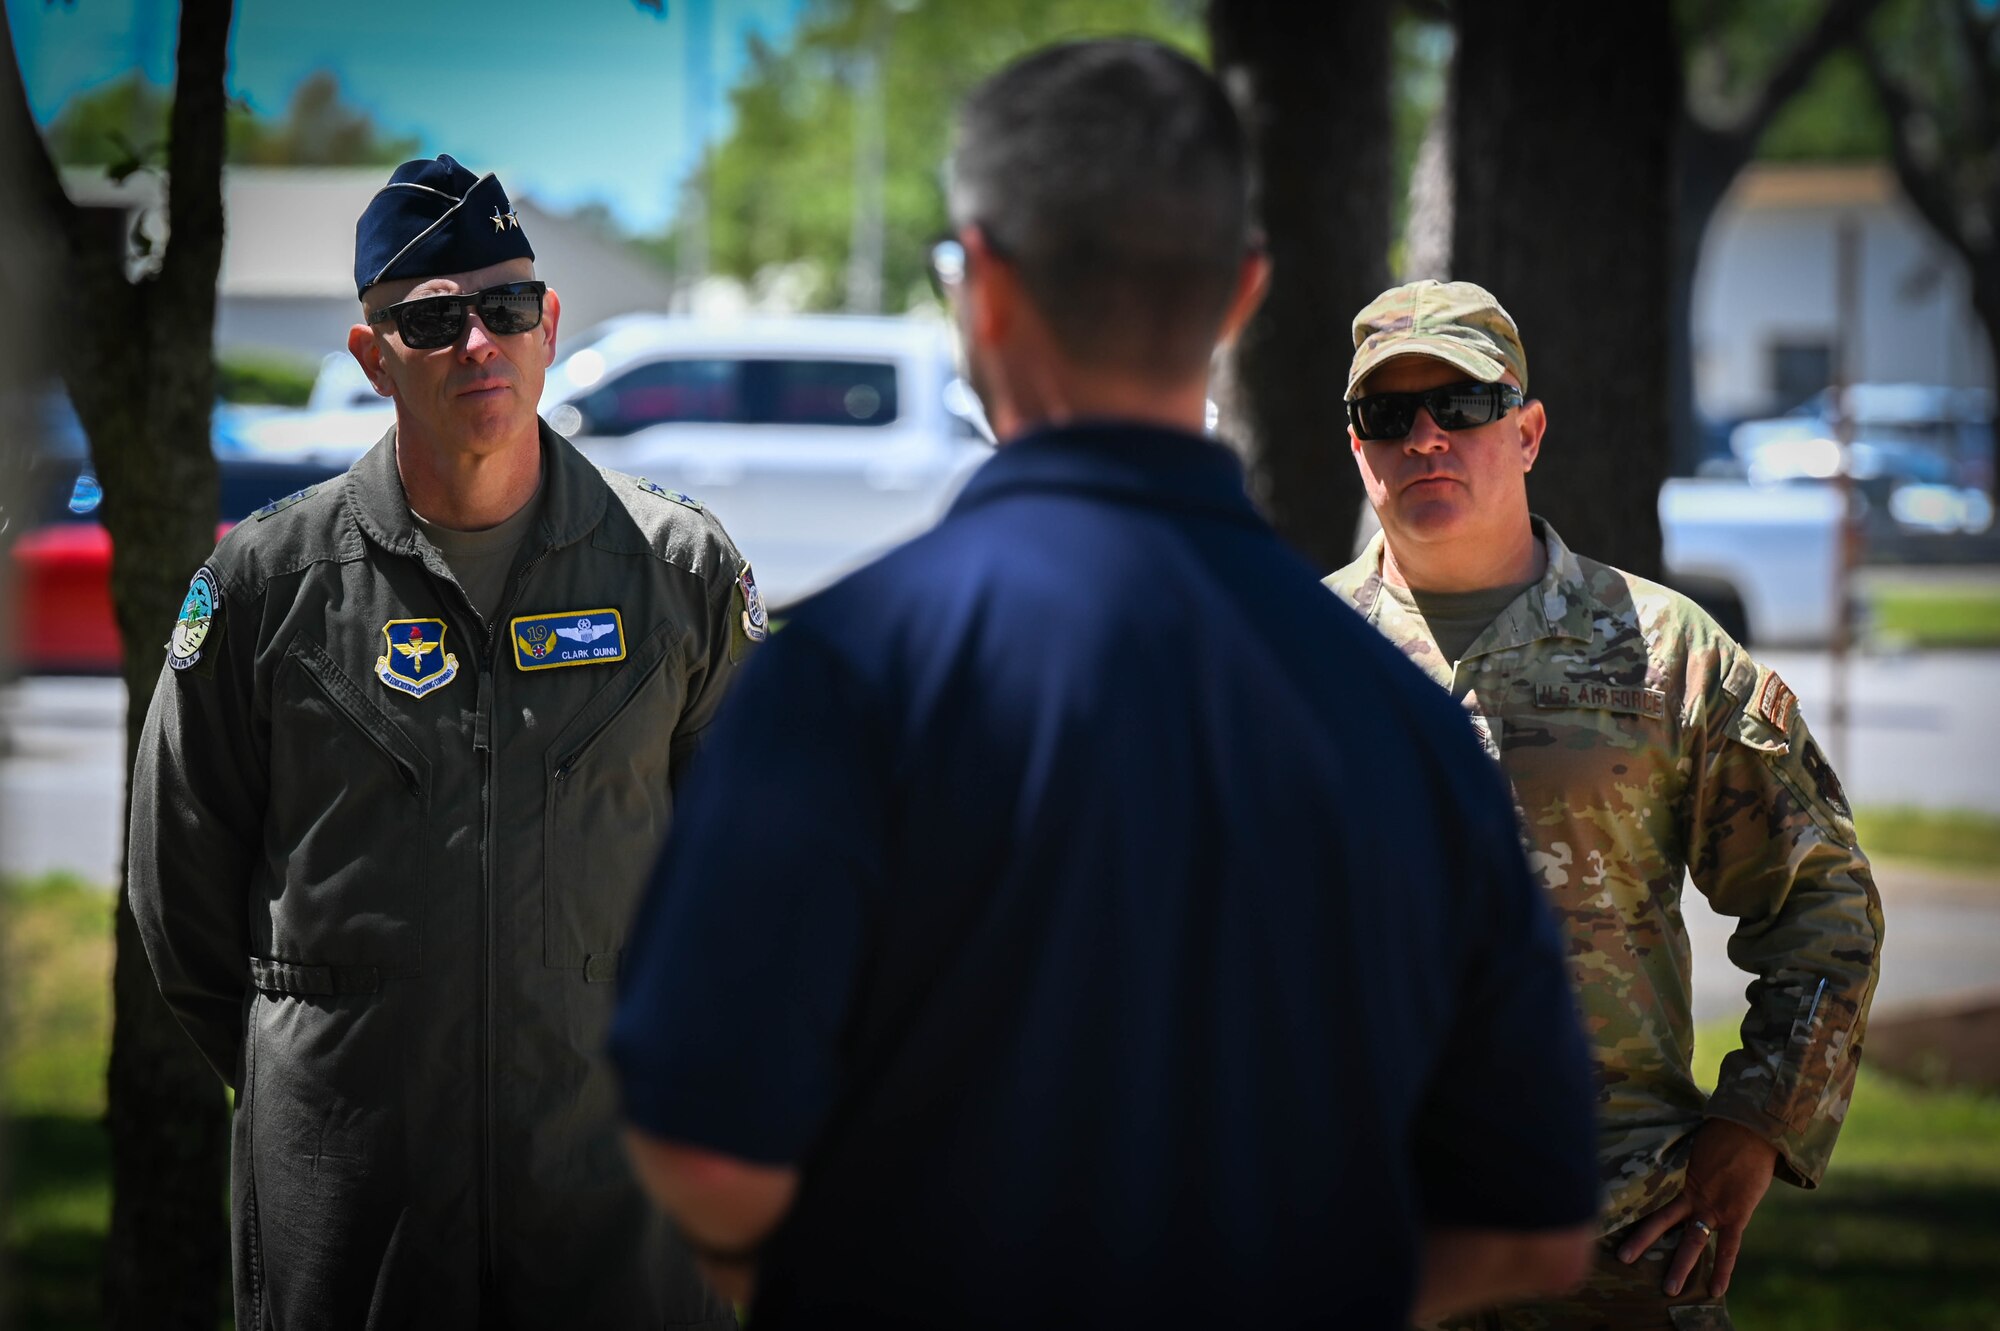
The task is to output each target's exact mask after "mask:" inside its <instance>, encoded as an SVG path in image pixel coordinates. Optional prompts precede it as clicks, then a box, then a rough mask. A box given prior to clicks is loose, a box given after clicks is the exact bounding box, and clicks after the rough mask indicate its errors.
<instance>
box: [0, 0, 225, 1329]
mask: <svg viewBox="0 0 2000 1331" xmlns="http://www.w3.org/2000/svg"><path fill="white" fill-rule="evenodd" d="M229 23H230V0H185V3H183V5H182V6H181V15H180V40H179V49H178V57H177V58H178V70H177V72H176V76H175V95H174V107H173V116H172V120H171V122H170V127H169V128H170V134H171V138H170V141H169V145H168V159H167V214H168V225H169V227H170V228H171V235H170V237H169V239H168V241H167V245H166V251H165V254H164V256H163V257H162V259H161V261H160V263H159V265H158V267H157V269H156V270H154V271H152V272H150V273H147V274H142V275H141V276H139V277H138V278H137V279H136V280H135V279H133V278H131V277H130V276H129V275H128V244H127V235H126V226H125V223H124V220H123V219H122V218H121V217H120V216H119V215H118V214H116V213H115V212H113V211H111V210H103V209H78V208H76V207H75V206H74V205H72V204H71V203H70V201H69V200H68V198H67V197H65V195H64V193H63V189H62V183H61V179H60V177H59V176H58V175H57V174H56V172H55V169H54V166H53V165H52V164H51V162H50V161H49V159H48V156H47V154H46V153H45V152H33V153H28V154H26V155H25V160H24V162H23V163H22V165H23V167H24V170H23V172H22V174H21V175H20V176H19V177H17V179H16V187H17V188H19V189H20V190H22V191H23V194H24V197H26V198H27V199H29V200H31V201H32V204H33V207H34V210H35V214H36V216H37V217H38V218H39V222H40V226H41V228H43V229H44V230H45V232H46V233H47V234H50V235H52V236H55V237H59V238H60V239H59V240H58V241H57V242H56V243H54V244H52V245H51V247H50V252H51V261H52V263H53V265H54V266H55V268H56V270H57V271H59V272H60V274H61V277H60V280H59V281H58V282H57V283H56V285H57V286H58V288H59V289H60V290H61V291H62V292H63V293H64V300H65V304H67V305H68V312H67V317H64V318H61V319H58V320H56V321H54V327H53V330H52V331H55V332H57V333H59V334H61V335H63V336H62V340H61V341H60V342H59V343H58V344H57V345H56V347H55V359H56V362H57V366H58V368H59V370H60V372H61V374H62V378H63V380H64V382H65V384H66V385H67V386H68V388H69V393H70V397H71V400H72V401H73V402H74V403H75V406H76V411H77V416H78V417H79V418H80V419H81V421H82V422H83V427H84V432H85V433H86V434H87V435H88V436H89V439H90V449H91V457H92V460H93V462H94V464H95V467H96V472H97V477H98V480H99V481H100V482H101V483H102V484H103V486H104V507H103V510H102V514H103V521H104V525H105V527H106V529H107V530H108V531H109V532H110V533H111V538H112V544H113V549H114V554H113V556H112V570H111V600H112V607H113V611H114V613H115V615H116V617H117V620H118V626H119V631H120V633H121V634H122V635H123V637H124V641H125V647H126V650H125V663H124V676H125V685H126V689H127V695H128V698H129V700H130V702H129V708H130V710H129V712H128V714H127V722H126V740H127V744H126V760H127V771H128V773H129V771H130V761H131V755H132V748H133V744H134V742H135V741H136V739H137V736H138V733H139V728H140V725H141V723H142V722H143V720H144V718H145V715H146V709H147V706H148V705H149V703H150V702H151V700H152V696H153V686H154V683H155V680H156V677H157V675H158V673H159V669H160V661H161V651H160V645H161V644H162V643H164V642H165V641H166V638H167V635H168V633H169V631H170V630H171V628H172V626H173V619H174V614H175V611H176V610H177V609H178V607H179V605H180V601H181V596H182V594H183V592H184V591H185V589H186V585H187V581H188V578H189V577H190V576H191V575H192V573H193V571H194V569H195V568H196V567H197V566H198V565H199V564H200V563H201V561H202V559H203V558H205V557H206V556H207V554H208V552H209V550H210V549H211V548H213V546H214V544H215V513H216V469H215V459H214V455H213V453H212V451H211V443H210V438H209V414H210V411H211V409H212V403H213V400H214V396H215V390H214V380H215V367H214V354H213V339H214V325H215V286H216V275H217V271H218V269H219V267H220V265H221V258H222V157H223V126H224V112H225V107H226V101H225V98H226V94H225V90H224V83H223V78H224V70H225V64H226V60H227V48H228V37H229ZM6 41H7V50H6V51H5V52H4V53H0V54H4V61H0V64H4V69H0V79H5V80H8V81H9V84H8V86H7V87H5V88H4V89H0V103H4V105H0V114H4V115H6V116H8V117H9V118H10V119H11V120H12V121H13V123H14V128H15V131H16V132H17V133H18V132H19V131H20V130H21V129H22V128H23V127H25V129H26V131H27V133H28V134H29V135H30V136H32V135H33V134H34V123H33V120H32V119H31V118H30V115H29V111H28V106H27V99H26V96H25V93H24V91H23V89H22V87H21V83H20V77H19V73H18V66H17V64H16V62H15V57H14V51H13V40H12V34H11V32H9V33H8V34H7V38H6ZM31 141H33V140H31ZM112 1006H113V1014H114V1025H113V1031H112V1047H111V1066H110V1071H109V1079H108V1083H107V1097H108V1107H107V1110H106V1115H105V1119H106V1127H107V1130H108V1131H109V1134H110V1140H111V1181H112V1209H111V1233H110V1238H109V1242H108V1244H107V1248H106V1253H105V1270H104V1299H105V1306H104V1325H106V1326H107V1327H112V1328H126V1327H131V1328H139V1327H145V1328H182V1327H185V1328H189V1329H190V1331H214V1327H215V1325H216V1323H217V1321H218V1320H219V1318H220V1303H219V1295H220V1293H221V1291H222V1289H223V1287H224V1275H225V1272H226V1271H227V1269H228V1244H227V1240H226V1232H227V1231H226V1226H225V1218H224V1196H225V1180H226V1175H227V1162H228V1122H227V1118H226V1115H225V1112H224V1103H223V1093H222V1086H221V1084H220V1083H219V1082H218V1081H217V1080H216V1077H215V1074H214V1073H213V1072H212V1071H211V1070H210V1069H209V1068H208V1066H207V1064H206V1063H204V1062H203V1061H202V1058H201V1056H200V1055H199V1054H198V1053H197V1052H196V1051H195V1047H194V1045H193V1043H192V1042H190V1041H189V1040H188V1038H187V1036H186V1035H185V1034H184V1033H183V1032H182V1031H181V1029H180V1026H179V1025H178V1023H176V1022H175V1020H174V1018H173V1016H172V1014H171V1013H170V1012H169V1011H168V1010H167V1007H166V1005H165V1003H164V1002H163V1001H162V1000H161V998H160V993H159V989H158V987H157V985H156V984H155V983H154V980H153V975H152V971H151V969H150V968H149V967H148V966H147V964H146V956H145V952H144V951H143V950H142V948H141V946H140V943H139V935H138V930H137V927H136V926H135V924H134V922H133V919H132V912H131V907H130V905H129V902H128V900H127V896H126V892H125V889H124V886H123V884H122V883H121V885H120V888H119V892H118V904H117V961H116V963H115V970H114V977H113V981H112Z"/></svg>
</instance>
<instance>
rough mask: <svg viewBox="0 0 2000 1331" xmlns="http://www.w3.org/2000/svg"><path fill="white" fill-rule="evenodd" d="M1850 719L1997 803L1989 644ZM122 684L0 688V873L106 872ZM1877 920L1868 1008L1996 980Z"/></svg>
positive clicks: (1962, 802) (1982, 921) (1884, 672)
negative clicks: (1875, 971) (1882, 932)
mask: <svg viewBox="0 0 2000 1331" xmlns="http://www.w3.org/2000/svg"><path fill="white" fill-rule="evenodd" d="M1765 659H1766V660H1767V661H1768V663H1769V664H1770V665H1771V666H1772V667H1773V668H1774V669H1776V670H1777V671H1778V672H1779V673H1780V674H1782V675H1783V676H1784V677H1785V680H1786V681H1787V682H1788V683H1790V684H1791V686H1792V687H1793V689H1794V690H1795V691H1797V693H1798V695H1799V698H1800V702H1801V705H1802V706H1803V707H1805V708H1806V711H1807V716H1808V718H1809V719H1810V720H1811V721H1812V722H1813V725H1814V727H1815V728H1816V729H1818V730H1820V731H1821V732H1822V733H1823V734H1824V738H1825V739H1826V741H1827V743H1828V747H1829V749H1833V748H1834V747H1835V746H1836V745H1837V743H1838V740H1837V739H1836V737H1835V736H1834V735H1832V734H1827V733H1825V732H1826V730H1827V728H1828V722H1829V720H1830V717H1831V714H1832V707H1831V699H1830V687H1831V671H1830V669H1829V663H1828V662H1827V659H1826V657H1825V656H1824V655H1823V654H1818V653H1804V652H1773V653H1769V654H1767V655H1766V658H1765ZM1850 680H1851V684H1850V687H1851V694H1850V697H1851V699H1852V704H1851V708H1850V713H1851V717H1852V727H1851V730H1850V733H1849V735H1848V736H1847V744H1848V746H1849V750H1848V756H1847V759H1846V761H1845V763H1844V764H1843V765H1842V776H1843V778H1844V780H1845V781H1846V784H1847V788H1848V791H1849V793H1850V794H1851V795H1852V796H1853V798H1854V800H1855V802H1857V803H1860V804H1889V803H1907V804H1916V805H1922V806H1927V807H1932V808H1973V809H1982V810H1985V811H1988V812H1993V813H2000V758H1996V756H1995V754H1994V747H1995V741H1996V740H2000V653H1993V652H1986V653H1970V652H1966V653H1943V652H1934V653H1918V654H1910V655H1904V656H1862V657H1857V658H1855V661H1854V664H1853V668H1852V669H1851V671H1850ZM124 712H125V707H124V690H123V687H122V686H121V685H120V684H119V683H118V682H117V681H115V680H96V679H32V680H25V681H22V682H20V683H19V684H16V685H13V686H10V687H7V688H4V689H0V740H4V747H3V748H0V873H8V874H36V873H43V872H46V871H48V870H51V869H68V870H70V871H72V872H75V873H78V874H81V875H82V876H83V877H85V878H86V879H89V880H90V881H93V882H102V883H109V882H111V881H113V880H114V879H115V877H116V875H117V872H118V854H119V849H118V837H119V821H120V813H119V810H120V803H121V801H122V799H123V796H124V776H123V759H124V752H123V750H124V730H123V725H124ZM1878 877H1879V878H1880V881H1881V887H1882V893H1883V897H1884V900H1885V902H1886V905H1887V911H1888V914H1889V919H1890V933H1889V944H1888V947H1887V949H1886V953H1885V956H1884V959H1883V977H1882V987H1881V990H1880V993H1879V996H1878V999H1877V1002H1878V1005H1879V1006H1880V1008H1881V1010H1889V1009H1891V1008H1893V1007H1894V1006H1896V1005H1898V1004H1901V1003H1906V1002H1912V1001H1917V1000H1920V999H1923V998H1927V997H1932V996H1937V995H1942V994H1945V993H1950V992H1954V991H1956V990H1959V989H1964V988H1968V987H1972V986H1975V985H1978V984H1991V983H1993V982H1994V981H1995V980H1996V979H2000V884H1987V883H1969V882H1968V881H1967V880H1964V879H1954V878H1952V877H1950V876H1948V875H1940V874H1936V873H1932V872H1926V871H1923V870H1919V869H1915V868H1912V867H1910V866H1904V865H1894V864H1884V865H1882V866H1880V872H1879V875H1878ZM1687 918H1688V924H1689V930H1690V932H1691V934H1692V935H1693V937H1694V946H1695V957H1696V963H1695V964H1696V978H1697V985H1696V994H1695V1010H1696V1013H1697V1015H1698V1016H1699V1017H1701V1018H1702V1019H1703V1020H1707V1019H1709V1018H1713V1017H1727V1016H1731V1015H1734V1014H1735V1013H1737V1012H1739V1011H1741V1009H1742V1002H1743V998H1742V993H1743V985H1744V983H1745V977H1744V976H1743V975H1742V974H1741V973H1739V972H1737V971H1736V970H1735V969H1734V968H1732V967H1731V966H1730V964H1729V961H1728V957H1727V954H1726V953H1725V952H1724V950H1723V947H1724V943H1725V942H1726V941H1727V938H1728V934H1729V929H1730V927H1731V925H1730V922H1728V921H1726V920H1720V919H1717V918H1716V917H1715V916H1713V915H1712V914H1710V913H1709V912H1708V910H1707V907H1706V905H1705V903H1703V902H1702V900H1701V898H1700V897H1699V896H1698V895H1697V894H1695V893H1693V892H1690V893H1689V894H1688V906H1687Z"/></svg>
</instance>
